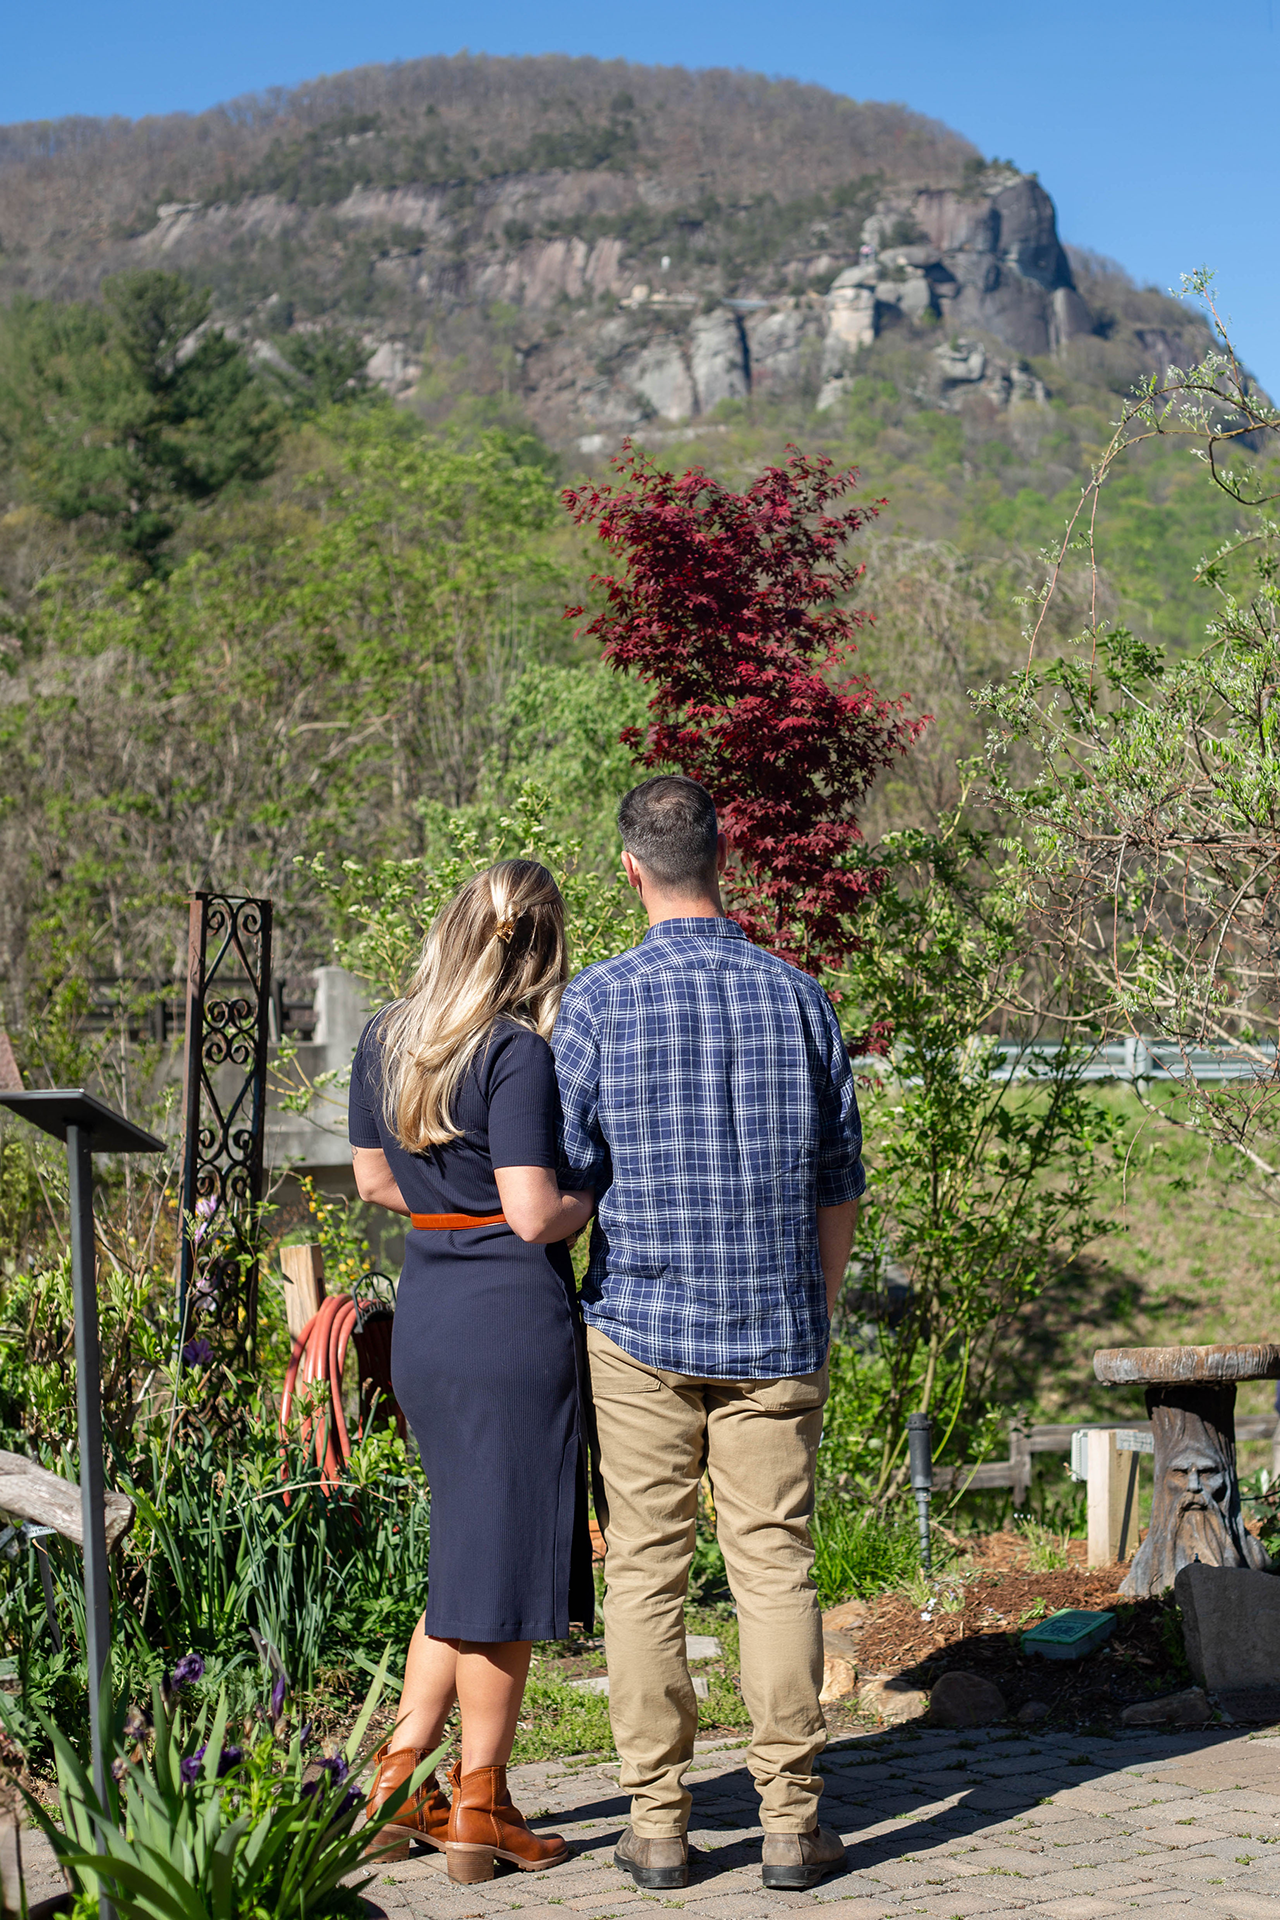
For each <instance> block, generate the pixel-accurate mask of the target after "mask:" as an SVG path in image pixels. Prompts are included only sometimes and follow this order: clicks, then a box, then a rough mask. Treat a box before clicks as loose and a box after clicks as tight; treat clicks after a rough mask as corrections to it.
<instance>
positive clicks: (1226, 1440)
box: [1120, 1386, 1267, 1594]
mask: <svg viewBox="0 0 1280 1920" xmlns="http://www.w3.org/2000/svg"><path fill="white" fill-rule="evenodd" d="M1234 1401H1235V1389H1234V1388H1222V1387H1201V1386H1193V1387H1157V1388H1153V1389H1152V1390H1151V1391H1150V1392H1149V1393H1148V1395H1147V1407H1148V1410H1149V1412H1150V1414H1151V1425H1152V1430H1153V1433H1154V1437H1155V1458H1154V1466H1155V1484H1154V1486H1153V1488H1152V1493H1151V1525H1150V1527H1149V1528H1148V1530H1147V1537H1146V1539H1145V1540H1144V1541H1143V1543H1142V1545H1141V1546H1140V1547H1139V1549H1138V1551H1137V1554H1136V1555H1135V1556H1134V1561H1133V1565H1132V1567H1131V1568H1130V1570H1129V1573H1128V1576H1127V1578H1126V1579H1125V1580H1124V1581H1123V1582H1122V1584H1121V1588H1120V1591H1121V1592H1122V1593H1125V1594H1144V1593H1160V1592H1162V1591H1163V1590H1164V1589H1165V1588H1166V1587H1171V1586H1172V1585H1173V1581H1174V1575H1175V1574H1176V1573H1177V1572H1178V1569H1179V1568H1180V1567H1187V1566H1190V1565H1191V1563H1192V1562H1193V1561H1195V1560H1198V1561H1199V1562H1200V1563H1201V1565H1202V1566H1206V1567H1264V1566H1266V1565H1267V1556H1266V1553H1265V1552H1264V1550H1263V1548H1262V1547H1261V1546H1260V1545H1259V1543H1258V1542H1257V1541H1256V1540H1255V1539H1254V1537H1253V1535H1252V1534H1251V1533H1249V1532H1247V1531H1246V1529H1245V1526H1244V1523H1243V1520H1242V1518H1241V1514H1240V1489H1239V1486H1238V1484H1237V1481H1236V1471H1235V1451H1236V1450H1235V1438H1234V1434H1235V1424H1234V1416H1233V1407H1234ZM1179 1402H1180V1403H1181V1404H1179Z"/></svg>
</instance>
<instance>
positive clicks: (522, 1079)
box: [482, 1027, 560, 1171]
mask: <svg viewBox="0 0 1280 1920" xmlns="http://www.w3.org/2000/svg"><path fill="white" fill-rule="evenodd" d="M482 1084H483V1087H484V1093H485V1098H486V1100H487V1102H488V1107H489V1158H490V1160H491V1161H492V1163H493V1165H494V1166H495V1167H549V1168H551V1169H552V1170H553V1171H554V1169H555V1167H556V1165H557V1162H558V1157H559V1154H558V1148H559V1138H560V1093H559V1089H558V1088H557V1086H556V1067H555V1061H554V1060H553V1059H552V1057H551V1049H550V1047H549V1046H548V1045H547V1043H546V1041H545V1040H544V1039H543V1038H542V1036H541V1034H537V1033H531V1032H530V1031H529V1030H528V1029H527V1028H522V1027H509V1028H508V1029H506V1031H505V1032H503V1033H500V1034H499V1035H498V1036H497V1037H496V1038H495V1039H494V1041H493V1043H492V1047H491V1052H490V1057H489V1059H488V1061H487V1062H486V1063H485V1070H484V1073H483V1075H482Z"/></svg>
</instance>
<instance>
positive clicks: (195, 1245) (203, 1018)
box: [178, 893, 271, 1352]
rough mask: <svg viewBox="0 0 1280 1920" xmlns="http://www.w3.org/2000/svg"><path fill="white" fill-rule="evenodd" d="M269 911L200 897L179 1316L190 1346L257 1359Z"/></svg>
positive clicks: (190, 1005)
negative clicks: (208, 1344)
mask: <svg viewBox="0 0 1280 1920" xmlns="http://www.w3.org/2000/svg"><path fill="white" fill-rule="evenodd" d="M270 1007H271V902H270V901H269V900H249V899H243V898H240V897H239V896H237V895H234V894H223V893H194V894H192V896H191V930H190V945H189V960H188V968H187V1036H186V1086H185V1104H186V1141H185V1149H184V1154H183V1167H182V1217H183V1225H182V1261H181V1268H180V1274H179V1281H178V1311H179V1315H180V1324H181V1326H182V1332H183V1340H184V1342H186V1341H188V1340H189V1339H196V1340H199V1341H202V1342H203V1341H207V1340H209V1338H210V1336H211V1335H214V1334H220V1335H221V1339H220V1341H219V1345H222V1346H226V1345H229V1346H230V1347H231V1348H232V1349H233V1350H234V1351H237V1352H242V1351H246V1350H251V1349H252V1347H253V1344H254V1341H255V1338H256V1333H257V1317H258V1213H259V1208H260V1205H261V1201H262V1150H263V1139H264V1133H265V1128H266V1117H267V1037H268V1016H269V1012H270Z"/></svg>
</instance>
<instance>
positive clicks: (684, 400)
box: [628, 339, 695, 420]
mask: <svg viewBox="0 0 1280 1920" xmlns="http://www.w3.org/2000/svg"><path fill="white" fill-rule="evenodd" d="M628 377H629V380H630V384H631V386H632V387H633V388H634V389H635V391H636V392H637V393H638V394H639V395H640V397H641V399H642V400H646V401H648V403H649V405H650V406H651V407H652V408H653V410H654V412H655V413H657V414H660V415H661V417H662V418H663V419H664V420H687V419H688V418H689V415H690V414H691V413H692V412H693V407H694V398H695V395H694V387H693V381H692V379H691V378H690V376H689V369H688V367H686V365H685V363H684V355H683V354H682V353H681V351H680V349H679V347H678V346H677V345H676V343H675V341H674V340H669V339H668V340H655V341H654V343H653V345H652V346H648V347H646V348H645V349H644V351H643V352H642V353H640V354H639V355H638V356H637V358H636V360H635V362H634V363H633V365H632V366H631V368H630V371H629V376H628Z"/></svg>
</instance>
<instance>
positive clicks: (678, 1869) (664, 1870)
mask: <svg viewBox="0 0 1280 1920" xmlns="http://www.w3.org/2000/svg"><path fill="white" fill-rule="evenodd" d="M613 1864H614V1866H615V1867H621V1868H622V1871H623V1872H624V1873H629V1874H630V1875H631V1878H632V1879H633V1880H634V1881H635V1883H636V1885H637V1886H638V1887H650V1888H663V1887H687V1886H688V1884H689V1842H688V1841H687V1840H686V1839H685V1837H684V1835H683V1834H682V1833H674V1834H671V1835H669V1836H668V1837H666V1838H664V1839H661V1840H646V1839H644V1838H642V1836H641V1835H640V1834H638V1833H636V1832H635V1831H634V1830H633V1829H632V1828H631V1827H628V1828H627V1830H626V1832H625V1833H624V1834H623V1836H622V1838H621V1839H620V1840H619V1842H618V1844H617V1846H616V1847H615V1848H614V1850H613Z"/></svg>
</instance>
